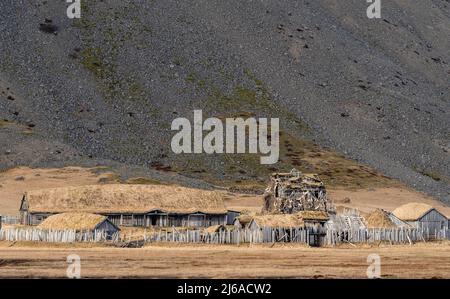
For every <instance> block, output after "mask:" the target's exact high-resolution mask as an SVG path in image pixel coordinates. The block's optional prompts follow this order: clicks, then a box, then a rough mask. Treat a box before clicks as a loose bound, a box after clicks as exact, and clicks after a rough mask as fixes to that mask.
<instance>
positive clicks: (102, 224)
mask: <svg viewBox="0 0 450 299" xmlns="http://www.w3.org/2000/svg"><path fill="white" fill-rule="evenodd" d="M38 228H40V229H47V230H75V231H76V232H94V231H103V232H105V233H106V235H107V237H111V236H112V235H114V234H115V233H117V232H119V231H120V229H119V228H118V227H117V226H116V225H114V224H113V223H112V222H111V221H109V220H108V218H107V217H106V216H102V215H97V214H90V213H61V214H56V215H52V216H49V217H48V218H47V219H45V220H44V221H43V222H42V223H41V224H39V225H38Z"/></svg>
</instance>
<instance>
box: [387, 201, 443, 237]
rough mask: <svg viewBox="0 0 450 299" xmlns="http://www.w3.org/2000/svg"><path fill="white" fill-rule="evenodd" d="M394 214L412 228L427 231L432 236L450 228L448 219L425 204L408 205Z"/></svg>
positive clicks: (396, 210) (413, 203)
mask: <svg viewBox="0 0 450 299" xmlns="http://www.w3.org/2000/svg"><path fill="white" fill-rule="evenodd" d="M392 214H394V215H395V217H397V218H398V219H400V220H402V221H403V222H406V223H407V224H409V225H410V226H411V227H414V228H418V229H425V230H428V231H429V232H430V233H432V234H433V233H436V232H437V231H439V230H441V229H443V228H448V227H449V220H448V219H447V217H446V216H445V215H444V214H442V213H441V212H439V211H438V210H437V209H435V208H433V207H432V206H430V205H428V204H425V203H417V202H412V203H408V204H405V205H402V206H400V207H398V208H397V209H395V210H394V211H393V212H392Z"/></svg>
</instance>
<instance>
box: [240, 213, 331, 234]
mask: <svg viewBox="0 0 450 299" xmlns="http://www.w3.org/2000/svg"><path fill="white" fill-rule="evenodd" d="M328 219H329V216H328V214H327V213H326V212H324V211H300V212H298V213H295V214H265V215H258V216H248V215H243V216H240V217H238V218H236V220H235V222H234V225H235V227H236V228H248V229H251V230H253V229H259V228H263V227H272V228H310V229H312V230H320V229H323V228H324V226H325V223H326V222H327V221H328Z"/></svg>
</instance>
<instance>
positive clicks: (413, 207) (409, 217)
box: [392, 202, 433, 221]
mask: <svg viewBox="0 0 450 299" xmlns="http://www.w3.org/2000/svg"><path fill="white" fill-rule="evenodd" d="M432 209H433V207H432V206H430V205H427V204H424V203H419V202H412V203H408V204H405V205H402V206H400V207H398V208H396V209H395V210H394V211H393V212H392V213H393V214H394V215H395V216H396V217H397V218H398V219H400V220H403V221H415V220H418V219H419V218H421V217H422V216H423V215H425V214H426V213H428V212H429V211H430V210H432Z"/></svg>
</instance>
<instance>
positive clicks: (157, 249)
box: [0, 242, 450, 278]
mask: <svg viewBox="0 0 450 299" xmlns="http://www.w3.org/2000/svg"><path fill="white" fill-rule="evenodd" d="M69 246H72V247H68V246H65V245H61V244H60V245H57V246H51V247H49V245H45V244H40V245H39V246H36V244H10V243H5V242H3V243H0V277H3V278H5V277H30V278H31V277H33V278H34V277H65V275H66V268H67V266H68V264H67V262H66V258H67V256H68V255H70V254H77V255H79V256H80V258H81V276H82V277H84V278H92V277H111V278H121V277H122V278H135V277H136V278H137V277H139V278H141V277H148V278H269V277H271V278H280V277H284V278H366V277H367V276H366V271H367V267H368V263H367V256H368V255H369V254H373V253H376V254H379V255H380V257H381V275H382V277H383V278H450V243H448V242H445V243H428V244H415V245H413V246H388V245H382V246H379V247H378V246H372V247H370V246H363V247H359V248H353V247H340V248H309V247H304V246H300V245H297V246H286V245H284V246H283V245H276V246H274V247H270V246H253V247H249V246H240V247H232V246H208V245H204V246H201V245H190V246H188V245H179V246H173V245H171V246H168V245H164V244H160V245H152V246H148V247H145V248H138V249H123V248H109V247H90V248H89V247H83V246H80V245H77V246H73V245H69Z"/></svg>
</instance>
